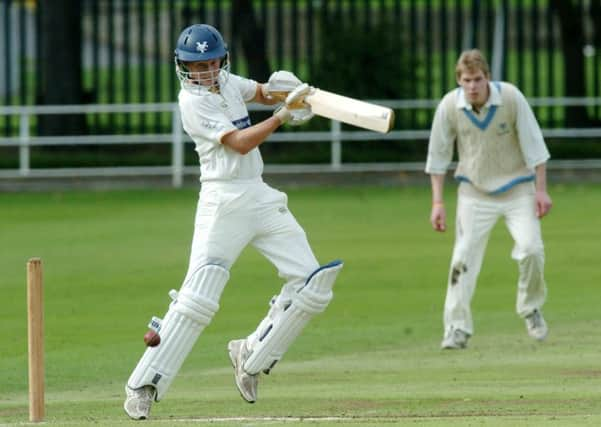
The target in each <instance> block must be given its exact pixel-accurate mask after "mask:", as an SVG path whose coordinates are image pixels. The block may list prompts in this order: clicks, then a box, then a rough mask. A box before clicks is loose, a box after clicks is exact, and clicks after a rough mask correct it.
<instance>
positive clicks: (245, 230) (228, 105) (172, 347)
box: [124, 24, 342, 419]
mask: <svg viewBox="0 0 601 427" xmlns="http://www.w3.org/2000/svg"><path fill="white" fill-rule="evenodd" d="M175 65H176V74H177V76H178V78H179V80H180V81H181V90H180V93H179V107H180V111H181V117H182V122H183V126H184V130H185V131H186V132H187V133H188V135H190V137H191V138H192V139H193V140H194V142H195V144H196V151H197V152H198V156H199V160H200V172H201V176H200V181H201V190H200V196H199V201H198V206H197V211H196V218H195V227H194V235H193V239H192V248H191V254H190V262H189V267H188V272H187V274H186V277H185V279H184V281H183V284H182V286H181V288H180V290H179V291H178V292H177V291H175V290H172V291H171V292H170V293H169V295H170V297H171V299H172V302H171V304H170V305H169V310H168V311H167V314H166V315H165V317H164V319H162V320H161V319H159V318H156V317H155V318H153V319H152V321H151V325H149V326H150V327H151V328H152V329H153V330H154V331H153V333H155V334H158V337H155V339H151V340H148V341H147V342H148V343H150V344H149V345H150V346H149V347H148V348H147V349H146V351H145V353H144V355H143V356H142V358H141V359H140V361H139V362H138V365H137V366H136V367H135V369H134V371H133V373H132V374H131V376H130V377H129V380H128V381H127V385H126V387H125V391H126V395H127V396H126V400H125V403H124V407H125V411H126V412H127V414H128V415H129V416H130V417H131V418H134V419H145V418H147V417H148V415H149V413H150V407H151V404H152V403H153V401H159V400H160V399H161V398H162V397H163V396H164V395H165V393H166V391H167V389H168V388H169V386H170V384H171V382H172V381H173V379H174V378H175V376H176V375H177V373H178V371H179V369H180V367H181V365H182V363H183V362H184V360H185V359H186V357H187V356H188V354H189V353H190V351H191V350H192V347H193V346H194V343H195V342H196V340H197V338H198V337H199V335H200V333H201V332H202V330H203V329H204V328H205V327H206V326H207V325H208V324H209V323H210V321H211V319H212V318H213V316H214V315H215V313H216V312H217V310H218V309H219V299H220V296H221V293H222V291H223V289H224V286H225V284H226V282H227V281H228V279H229V275H230V273H229V271H230V268H231V266H232V264H233V263H234V262H235V261H236V259H237V258H238V256H239V254H240V253H241V251H242V250H243V249H244V247H245V246H247V245H249V244H250V245H252V246H254V247H255V248H257V249H258V250H259V251H260V252H261V253H262V254H263V255H264V256H265V257H266V258H267V259H268V260H269V261H270V262H271V263H272V264H273V265H274V266H275V267H276V268H277V270H278V273H279V275H280V277H282V278H283V279H284V280H285V284H284V285H283V287H282V289H281V291H280V293H279V294H278V295H276V296H274V297H273V298H271V301H270V309H269V310H268V312H267V315H266V317H265V318H264V319H263V320H262V321H261V322H259V325H258V327H257V328H256V330H254V332H252V333H251V334H250V335H248V336H247V337H246V338H243V339H236V340H232V341H230V342H229V344H228V352H229V357H230V360H231V362H232V365H233V367H234V379H235V383H236V386H237V387H238V390H239V392H240V394H241V395H242V397H243V398H244V399H245V400H246V401H248V402H250V403H253V402H255V401H256V400H257V382H258V379H259V375H260V373H262V372H263V373H266V374H267V373H269V371H270V370H271V369H272V368H273V367H274V365H275V364H276V362H277V361H278V360H280V359H281V358H282V356H283V355H284V353H285V352H286V350H287V349H288V348H289V346H290V345H291V344H292V342H293V341H294V339H295V338H296V337H297V336H298V335H299V334H300V332H301V330H302V329H303V327H304V326H305V325H306V324H307V322H308V321H309V320H310V319H311V318H312V317H313V316H314V315H316V314H317V313H320V312H322V311H323V310H324V309H325V308H326V306H327V305H328V303H329V302H330V300H331V299H332V286H333V284H334V281H335V279H336V276H337V274H338V273H339V271H340V270H341V268H342V262H341V261H334V262H331V263H329V264H327V265H324V266H320V265H319V263H318V262H317V259H316V258H315V256H314V255H313V252H312V250H311V247H310V246H309V243H308V241H307V237H306V235H305V232H304V230H303V229H302V227H301V226H300V225H299V224H298V222H297V221H296V219H295V218H294V216H293V215H292V213H291V212H290V211H289V209H288V206H287V196H286V194H284V193H282V192H280V191H278V190H275V189H273V188H271V187H270V186H268V185H267V184H265V183H264V182H263V180H262V178H261V175H262V172H263V161H262V159H261V154H260V152H259V149H258V146H259V145H260V144H261V143H263V142H264V141H265V139H266V138H267V137H268V136H269V135H271V133H273V132H274V131H275V130H276V129H278V128H279V127H280V126H281V125H283V124H284V123H289V124H292V125H298V124H302V123H305V122H306V121H307V120H309V119H310V118H311V117H312V112H311V111H310V109H308V108H300V109H294V110H293V111H292V109H291V108H288V107H289V106H290V104H295V105H298V103H299V101H302V100H303V98H304V96H305V95H306V94H307V93H308V92H309V91H310V90H311V87H309V86H308V85H307V84H303V83H302V82H301V81H300V80H299V79H298V78H297V77H296V76H294V74H292V73H290V72H287V71H278V72H275V73H273V74H272V76H271V77H270V79H269V82H268V83H266V84H259V83H257V82H255V81H253V80H250V79H247V78H243V77H240V76H237V75H234V74H230V72H229V66H230V63H229V55H228V50H227V46H226V44H225V42H224V40H223V38H222V36H221V34H220V33H219V32H218V31H217V30H216V29H215V28H213V27H212V26H210V25H204V24H200V25H192V26H190V27H188V28H186V29H184V30H183V32H182V33H181V35H180V36H179V39H178V41H177V47H176V49H175ZM270 91H276V92H290V94H289V95H288V97H287V98H286V102H285V103H284V104H282V105H281V107H280V108H279V109H277V110H276V112H275V113H274V115H273V116H272V117H269V118H268V119H266V120H264V121H262V122H260V123H257V124H254V125H252V124H251V122H250V118H249V115H248V110H247V108H246V103H248V102H258V103H261V104H266V105H273V104H276V103H277V101H276V100H275V99H273V98H271V97H269V92H270ZM159 337H160V339H159Z"/></svg>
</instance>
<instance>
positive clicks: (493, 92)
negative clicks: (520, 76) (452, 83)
mask: <svg viewBox="0 0 601 427" xmlns="http://www.w3.org/2000/svg"><path fill="white" fill-rule="evenodd" d="M495 83H496V84H495ZM498 84H499V83H498V82H494V83H493V82H488V91H489V92H488V93H489V96H488V100H487V101H486V103H485V104H484V106H483V107H482V108H490V107H491V105H495V106H499V105H501V104H502V100H501V92H500V91H499V88H498V87H497V85H498ZM457 90H458V91H459V92H458V95H459V96H457V103H456V104H455V105H456V107H457V108H458V109H460V110H464V109H465V110H469V111H472V110H473V108H472V104H470V103H469V102H467V101H466V99H465V92H464V90H463V88H462V87H459V88H457Z"/></svg>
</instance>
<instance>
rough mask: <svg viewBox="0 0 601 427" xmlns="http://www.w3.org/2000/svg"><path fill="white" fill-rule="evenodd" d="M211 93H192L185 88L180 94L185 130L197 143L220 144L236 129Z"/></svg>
mask: <svg viewBox="0 0 601 427" xmlns="http://www.w3.org/2000/svg"><path fill="white" fill-rule="evenodd" d="M215 100H216V99H215V97H213V96H211V94H202V95H192V94H190V93H188V92H187V91H185V90H181V91H180V94H179V105H180V112H181V116H182V124H183V126H184V130H185V131H186V133H187V134H188V135H190V138H192V139H193V140H194V141H195V142H196V143H197V145H202V144H206V143H208V144H213V145H219V144H220V141H221V137H222V136H223V135H225V134H226V133H228V132H231V131H232V130H235V129H236V126H235V125H234V124H233V123H232V122H231V120H229V118H228V117H227V116H226V115H225V114H224V113H223V112H222V111H221V110H220V109H219V108H218V106H217V105H215Z"/></svg>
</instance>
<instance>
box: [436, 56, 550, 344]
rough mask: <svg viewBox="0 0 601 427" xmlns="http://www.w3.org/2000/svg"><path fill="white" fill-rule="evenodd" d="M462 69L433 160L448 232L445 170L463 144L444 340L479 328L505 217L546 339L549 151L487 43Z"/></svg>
mask: <svg viewBox="0 0 601 427" xmlns="http://www.w3.org/2000/svg"><path fill="white" fill-rule="evenodd" d="M455 73H456V77H457V83H458V84H459V86H460V87H459V88H457V89H454V90H452V91H451V92H449V93H447V94H446V95H445V96H444V98H443V99H442V101H441V102H440V104H439V105H438V107H437V109H436V113H435V115H434V122H433V124H432V132H431V135H430V141H429V147H428V160H427V163H426V172H427V173H428V174H430V178H431V184H432V211H431V215H430V222H431V223H432V227H433V228H434V230H436V231H440V232H444V231H445V230H446V211H445V207H444V201H443V186H444V178H445V174H446V171H447V168H448V167H449V164H450V163H451V160H452V158H453V153H454V146H455V144H456V145H457V154H458V164H457V169H456V171H455V179H456V180H457V181H459V188H458V200H457V215H456V216H457V217H456V229H455V233H456V236H455V246H454V248H453V255H452V260H451V268H450V272H449V279H448V285H447V295H446V300H445V306H444V337H443V340H442V345H441V347H442V348H444V349H459V348H465V347H466V346H467V342H468V339H469V338H470V337H471V336H472V334H473V333H474V326H473V322H472V313H471V308H470V303H471V300H472V296H473V294H474V290H475V287H476V280H477V278H478V273H479V272H480V267H481V265H482V258H483V255H484V251H485V249H486V244H487V242H488V237H489V235H490V231H491V229H492V228H493V226H494V225H495V223H496V221H497V220H498V219H499V217H504V219H505V224H506V225H507V228H508V230H509V232H510V233H511V236H512V237H513V240H514V241H515V246H514V248H513V251H512V254H511V255H512V258H513V259H515V260H516V261H517V263H518V266H519V278H518V284H517V285H518V286H517V301H516V311H517V314H518V315H519V316H521V317H522V318H524V319H525V323H526V330H527V332H528V334H529V335H530V336H531V337H532V338H534V339H536V340H539V341H542V340H543V339H545V337H546V335H547V325H546V323H545V320H544V318H543V315H542V312H541V307H542V306H543V304H544V302H545V297H546V292H547V290H546V284H545V279H544V262H545V256H544V248H543V241H542V237H541V227H540V218H542V217H544V216H545V215H546V214H547V213H549V210H550V209H551V205H552V203H551V199H550V197H549V195H548V194H547V186H546V166H545V165H546V162H547V160H548V159H549V157H550V156H549V152H548V150H547V147H546V146H545V142H544V140H543V136H542V133H541V130H540V128H539V126H538V123H537V122H536V118H535V117H534V114H533V112H532V110H531V108H530V106H529V105H528V103H527V101H526V99H525V97H524V95H523V94H522V93H521V92H520V91H519V90H518V89H517V88H516V87H515V86H513V85H511V84H509V83H505V82H494V81H490V72H489V67H488V64H487V62H486V59H485V58H484V57H483V55H482V54H481V53H480V51H478V50H470V51H466V52H463V53H462V54H461V56H460V57H459V60H458V62H457V66H456V69H455Z"/></svg>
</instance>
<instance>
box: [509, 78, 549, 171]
mask: <svg viewBox="0 0 601 427" xmlns="http://www.w3.org/2000/svg"><path fill="white" fill-rule="evenodd" d="M513 89H514V90H515V100H516V131H517V134H518V139H519V141H520V147H521V149H522V154H523V155H524V162H525V163H526V166H527V167H528V168H531V169H533V168H534V167H535V166H538V165H540V164H541V163H545V162H546V161H547V160H549V158H550V157H551V155H550V154H549V151H548V150H547V146H546V144H545V140H544V138H543V134H542V132H541V130H540V126H539V125H538V122H537V121H536V117H535V116H534V113H533V112H532V108H530V105H529V104H528V101H527V100H526V98H525V97H524V95H523V94H522V92H520V91H519V90H518V89H517V88H516V87H513Z"/></svg>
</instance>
